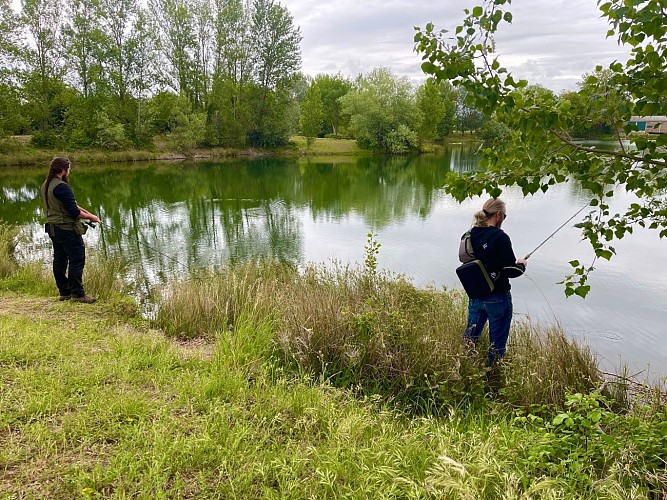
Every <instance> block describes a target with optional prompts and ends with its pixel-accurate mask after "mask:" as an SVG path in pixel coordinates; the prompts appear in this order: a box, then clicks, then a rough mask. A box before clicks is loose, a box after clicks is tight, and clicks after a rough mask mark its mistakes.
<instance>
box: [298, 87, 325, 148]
mask: <svg viewBox="0 0 667 500" xmlns="http://www.w3.org/2000/svg"><path fill="white" fill-rule="evenodd" d="M299 123H300V125H301V132H302V133H303V135H304V136H305V137H306V143H307V144H308V148H310V146H312V145H313V142H315V138H316V137H317V136H318V135H319V134H320V132H321V131H322V124H323V123H324V107H323V106H322V95H321V93H320V88H319V86H318V85H317V83H315V82H312V83H311V84H310V87H308V90H307V91H306V96H305V97H304V99H303V102H302V103H301V118H300V120H299Z"/></svg>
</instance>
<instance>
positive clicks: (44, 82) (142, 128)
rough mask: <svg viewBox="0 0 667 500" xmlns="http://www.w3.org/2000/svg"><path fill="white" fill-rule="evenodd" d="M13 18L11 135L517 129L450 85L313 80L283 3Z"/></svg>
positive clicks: (1, 9) (377, 77) (437, 134)
mask: <svg viewBox="0 0 667 500" xmlns="http://www.w3.org/2000/svg"><path fill="white" fill-rule="evenodd" d="M0 13H1V15H2V17H1V18H0V76H1V79H0V138H1V137H6V136H11V135H31V136H32V139H31V140H32V143H33V144H34V145H35V146H37V147H44V148H50V147H63V148H65V147H66V148H70V149H80V148H103V149H125V148H130V147H153V146H154V144H155V143H156V142H158V143H160V142H165V143H166V144H167V145H168V146H170V147H176V148H188V147H248V146H252V147H278V146H284V145H286V144H287V143H288V141H289V137H290V136H291V135H293V134H295V133H301V134H303V135H305V136H306V138H307V140H308V143H309V144H311V143H312V141H313V140H314V138H316V137H350V138H354V139H356V140H357V142H358V143H359V145H360V146H361V147H363V148H366V149H370V150H377V151H386V152H392V153H405V152H410V151H418V150H420V149H423V145H424V143H427V142H430V141H433V140H437V139H442V138H444V137H446V136H447V135H449V134H451V133H452V132H454V131H458V132H462V133H465V132H479V133H480V135H481V136H482V137H483V138H485V137H487V138H493V137H499V136H502V135H503V134H504V133H506V130H505V128H504V126H503V124H502V123H498V122H496V121H494V120H493V119H490V118H489V117H487V116H486V115H485V114H484V113H482V112H481V111H479V110H478V109H477V108H476V107H475V105H474V103H473V101H472V100H471V99H470V97H469V96H468V95H467V93H466V92H465V90H464V89H461V88H456V87H454V86H452V85H451V84H450V83H449V82H447V81H441V82H438V83H435V82H434V81H432V80H428V81H426V82H425V83H423V84H422V85H420V86H414V85H413V84H412V83H411V82H410V80H409V79H408V78H407V77H404V76H396V75H394V74H392V73H391V71H389V70H388V69H386V68H376V69H373V70H371V71H369V72H368V73H367V74H365V75H359V76H358V77H357V78H356V79H349V78H347V77H345V76H342V75H340V74H336V75H329V74H321V75H318V76H316V77H314V78H309V77H306V76H304V75H303V74H302V73H301V71H300V70H301V52H300V42H301V34H300V30H299V28H298V27H297V26H295V24H294V20H293V18H292V16H291V14H290V12H289V11H288V10H287V8H286V7H284V6H283V5H281V4H280V3H278V2H275V1H274V0H148V2H147V3H146V4H145V5H144V4H142V3H140V2H139V1H138V0H66V1H65V2H64V3H62V2H61V1H60V0H22V1H21V9H20V11H18V12H16V11H15V10H14V9H13V8H12V6H11V0H0ZM543 91H544V92H550V91H548V90H546V89H543ZM571 94H572V95H569V96H567V98H568V99H569V100H570V102H573V103H575V104H576V105H580V106H586V104H587V103H588V102H590V100H591V99H594V98H595V95H592V94H591V92H590V89H589V90H586V89H585V88H584V86H583V84H582V89H581V90H580V91H579V92H573V93H571ZM600 119H601V120H602V121H604V117H601V118H600ZM580 128H581V129H582V130H579V131H578V132H579V133H582V134H584V135H586V134H588V135H590V132H591V130H593V132H595V129H594V128H591V127H589V126H588V125H586V124H581V127H580ZM600 131H603V129H600Z"/></svg>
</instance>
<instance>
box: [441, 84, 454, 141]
mask: <svg viewBox="0 0 667 500" xmlns="http://www.w3.org/2000/svg"><path fill="white" fill-rule="evenodd" d="M437 83H438V90H439V92H440V97H441V98H442V102H443V103H444V104H445V114H444V116H443V117H442V120H440V123H438V136H437V137H438V138H440V139H442V138H444V137H446V136H448V135H449V134H451V133H452V132H454V129H455V128H456V102H457V98H458V92H457V91H456V89H455V88H454V86H453V85H452V84H451V83H449V82H448V81H447V80H441V81H439V82H437Z"/></svg>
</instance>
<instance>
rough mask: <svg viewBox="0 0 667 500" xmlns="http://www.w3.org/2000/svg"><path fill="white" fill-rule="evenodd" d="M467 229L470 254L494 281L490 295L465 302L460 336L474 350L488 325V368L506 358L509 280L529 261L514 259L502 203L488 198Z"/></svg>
mask: <svg viewBox="0 0 667 500" xmlns="http://www.w3.org/2000/svg"><path fill="white" fill-rule="evenodd" d="M474 217H475V218H474V221H473V227H472V228H471V229H470V243H471V244H472V250H473V254H474V256H475V258H476V259H479V260H481V261H482V263H483V264H484V267H485V268H486V270H487V272H488V274H489V276H490V278H491V279H492V280H493V285H494V286H493V291H492V292H490V293H488V294H486V295H483V296H481V297H478V298H474V299H468V324H467V326H466V329H465V332H464V334H463V337H464V339H465V340H466V341H467V342H468V343H469V344H471V345H472V346H475V347H476V346H477V343H478V342H479V339H480V337H481V336H482V330H483V329H484V325H486V322H487V320H488V322H489V343H490V346H489V353H488V360H487V365H488V366H492V365H493V364H494V363H495V362H496V361H497V360H498V359H499V358H502V357H503V356H504V355H505V351H506V345H507V339H508V338H509V333H510V324H511V322H512V295H511V293H510V288H511V286H510V281H509V279H510V278H516V277H519V276H521V275H522V274H523V273H524V272H525V271H526V265H527V264H528V261H527V260H526V259H517V258H516V257H515V256H514V251H513V250H512V242H511V241H510V238H509V236H508V235H507V234H506V233H505V232H504V231H503V230H502V229H500V227H501V226H502V224H503V222H504V221H505V219H506V218H507V211H506V209H505V202H503V201H502V200H501V199H499V198H491V199H489V200H487V201H486V203H484V206H483V208H482V210H480V211H478V212H476V213H475V215H474Z"/></svg>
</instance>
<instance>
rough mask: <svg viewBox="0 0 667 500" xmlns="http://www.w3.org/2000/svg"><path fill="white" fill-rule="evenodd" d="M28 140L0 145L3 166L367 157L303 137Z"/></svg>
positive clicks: (343, 145) (349, 147)
mask: <svg viewBox="0 0 667 500" xmlns="http://www.w3.org/2000/svg"><path fill="white" fill-rule="evenodd" d="M27 139H29V138H26V137H17V138H13V139H5V140H3V141H2V142H0V166H9V165H36V164H48V163H49V162H50V161H51V160H52V159H53V158H54V157H56V156H67V157H69V158H71V159H72V160H73V161H75V162H78V163H104V162H132V161H147V160H198V159H216V158H231V157H258V156H365V155H369V154H371V153H370V152H369V151H365V150H362V149H361V148H359V146H358V145H357V143H356V141H355V140H352V139H325V138H322V139H319V138H318V139H315V142H314V143H313V144H312V145H311V146H310V147H308V146H307V144H306V139H305V138H304V137H301V136H295V137H292V138H291V141H290V142H291V144H290V146H288V147H285V148H280V149H275V150H262V149H253V148H248V149H237V148H187V149H174V148H170V147H169V146H168V145H167V144H163V143H159V142H158V144H157V145H156V146H155V147H154V148H151V149H145V150H137V149H130V150H120V151H113V150H92V149H90V150H76V151H66V150H43V149H37V148H34V147H32V146H31V145H30V143H29V141H28V140H27Z"/></svg>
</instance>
